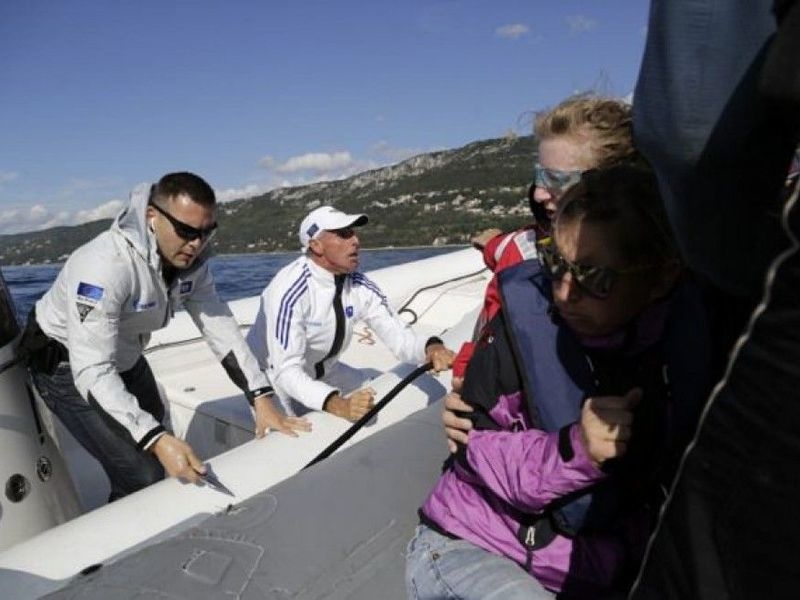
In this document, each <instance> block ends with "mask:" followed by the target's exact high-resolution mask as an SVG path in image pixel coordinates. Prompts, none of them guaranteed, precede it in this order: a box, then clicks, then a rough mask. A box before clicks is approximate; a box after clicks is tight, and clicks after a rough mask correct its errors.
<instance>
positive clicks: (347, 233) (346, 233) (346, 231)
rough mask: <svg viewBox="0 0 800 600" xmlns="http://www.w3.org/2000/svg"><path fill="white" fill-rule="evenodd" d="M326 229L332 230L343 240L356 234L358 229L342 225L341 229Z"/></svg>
mask: <svg viewBox="0 0 800 600" xmlns="http://www.w3.org/2000/svg"><path fill="white" fill-rule="evenodd" d="M326 231H329V232H331V233H332V234H333V235H335V236H336V237H338V238H341V239H343V240H349V239H350V238H351V237H353V236H354V235H355V234H356V230H355V229H353V228H352V227H342V228H341V229H327V230H326Z"/></svg>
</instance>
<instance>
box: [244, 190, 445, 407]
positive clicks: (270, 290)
mask: <svg viewBox="0 0 800 600" xmlns="http://www.w3.org/2000/svg"><path fill="white" fill-rule="evenodd" d="M366 222H367V217H366V215H348V214H345V213H343V212H341V211H339V210H337V209H335V208H333V207H331V206H321V207H319V208H317V209H315V210H313V211H312V212H311V213H310V214H309V215H308V216H306V218H305V219H303V221H302V223H301V224H300V245H301V246H302V249H303V255H302V256H300V257H299V258H298V259H297V260H295V261H293V262H292V263H290V264H288V265H286V266H285V267H284V268H283V269H281V270H280V271H279V272H278V273H277V274H276V275H275V277H274V278H273V279H272V281H270V283H269V285H267V287H266V289H265V290H264V292H263V293H262V295H261V304H260V306H259V309H258V315H257V316H256V320H255V323H253V326H252V327H251V328H250V331H249V332H248V334H247V343H248V344H249V345H250V348H251V349H252V351H253V354H254V355H255V356H256V358H257V359H258V361H259V364H260V365H261V367H262V368H263V369H265V370H266V372H267V374H268V375H269V378H270V381H271V382H272V385H273V386H274V387H275V391H276V393H277V395H278V397H279V398H280V399H281V402H283V406H284V409H285V410H286V411H287V413H288V414H294V410H295V408H299V407H297V406H296V404H294V405H293V402H296V403H299V404H301V405H304V406H305V407H306V408H307V409H313V410H326V411H328V412H330V413H332V414H334V415H336V416H339V417H343V418H345V419H348V420H350V421H357V420H358V419H359V418H361V417H362V416H363V415H364V414H366V413H367V411H369V409H370V408H372V406H373V402H374V394H375V392H374V390H372V389H371V388H363V389H358V390H356V391H354V392H352V393H350V394H349V395H347V396H345V395H343V392H349V391H352V390H353V389H354V388H355V387H358V386H360V385H362V384H363V378H359V377H358V374H357V373H354V369H352V368H350V367H346V366H345V365H342V364H341V363H339V362H338V357H339V355H340V354H341V353H342V352H343V351H344V350H345V349H346V348H347V345H348V344H349V343H350V338H351V337H352V335H353V325H354V324H355V323H356V322H357V321H362V320H363V321H365V322H366V323H367V325H369V327H370V328H371V329H372V330H373V331H374V332H375V333H376V334H377V335H378V337H379V338H380V339H381V340H382V341H383V342H384V343H385V344H386V345H387V346H388V347H389V349H390V350H391V351H392V352H393V353H394V355H395V356H396V357H397V358H398V359H400V360H403V361H406V362H411V363H422V362H427V361H430V362H431V363H432V365H433V370H434V371H441V370H444V369H447V368H449V367H450V365H451V364H452V361H453V352H452V351H451V350H449V349H447V348H446V347H445V346H444V344H443V343H442V341H441V340H440V339H439V338H436V337H432V338H429V339H427V340H426V339H424V338H420V337H419V336H418V335H417V334H416V333H415V332H414V331H413V330H412V329H410V328H409V327H408V325H406V324H405V323H404V322H403V321H402V320H401V319H400V318H399V317H398V316H397V314H396V313H395V312H394V311H393V310H392V309H391V308H390V307H389V303H388V301H387V299H386V297H385V296H384V295H383V293H382V292H381V290H380V289H379V288H378V286H377V285H376V284H375V283H374V282H372V281H370V280H369V279H368V278H367V277H366V276H364V275H363V274H362V273H359V272H357V271H356V269H357V268H358V251H359V247H360V246H359V241H358V236H357V235H356V232H355V229H354V227H358V226H360V225H364V224H365V223H366Z"/></svg>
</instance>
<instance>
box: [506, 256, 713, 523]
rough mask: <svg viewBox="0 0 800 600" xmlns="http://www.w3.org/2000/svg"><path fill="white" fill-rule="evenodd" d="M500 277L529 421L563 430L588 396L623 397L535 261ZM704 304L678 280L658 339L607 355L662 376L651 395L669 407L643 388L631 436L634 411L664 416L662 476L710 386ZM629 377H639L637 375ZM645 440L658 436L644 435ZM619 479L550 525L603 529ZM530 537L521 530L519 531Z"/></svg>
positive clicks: (578, 499)
mask: <svg viewBox="0 0 800 600" xmlns="http://www.w3.org/2000/svg"><path fill="white" fill-rule="evenodd" d="M499 281H500V291H501V295H502V301H503V312H504V321H505V327H506V335H507V337H508V343H509V346H510V347H511V349H512V352H513V354H514V357H515V359H516V361H515V362H516V364H517V370H518V372H519V376H520V378H521V380H522V387H523V392H524V395H525V400H526V407H527V411H528V416H529V418H530V420H531V422H532V423H533V424H534V427H536V428H538V429H542V430H544V431H550V432H555V431H566V429H565V428H567V427H568V426H570V425H571V424H572V423H575V422H577V421H579V420H580V415H581V407H582V404H583V402H584V400H585V399H586V398H588V397H590V396H593V395H609V394H620V395H621V394H624V393H625V392H626V391H627V390H628V389H630V387H632V386H628V387H626V385H627V384H625V385H624V384H623V383H622V382H621V381H620V380H617V381H614V382H613V383H611V384H609V382H608V381H607V380H608V378H607V377H604V374H603V373H602V372H600V373H599V372H598V371H601V370H602V369H598V367H597V365H595V364H593V361H592V360H591V358H590V356H591V354H592V352H591V351H587V350H586V349H585V348H584V347H583V346H582V345H581V343H580V341H579V340H578V339H577V337H576V336H575V335H574V334H573V333H572V331H571V330H570V329H569V328H568V327H567V326H566V325H565V324H564V323H563V321H561V320H560V319H559V318H558V316H557V315H556V314H554V310H553V303H552V293H551V282H550V280H549V279H548V278H547V277H545V276H544V274H543V273H542V271H541V266H540V264H539V262H538V260H528V261H524V262H522V263H520V264H518V265H515V266H513V267H509V268H508V269H506V270H504V271H502V272H501V273H500V274H499ZM702 306H703V305H702V301H701V298H700V294H699V292H698V290H697V289H696V288H695V287H694V286H693V285H691V283H690V282H688V281H682V282H680V283H679V284H678V285H677V286H676V288H675V290H674V291H673V293H672V294H671V297H670V305H669V312H668V316H667V318H666V321H665V323H664V328H663V331H662V334H661V336H660V339H659V341H658V343H656V344H653V345H651V346H649V347H648V348H646V349H643V350H641V351H638V352H635V353H633V354H632V356H618V357H617V358H616V359H615V360H614V361H610V362H614V364H615V367H616V369H615V370H616V373H617V374H620V373H621V374H623V375H624V374H625V373H626V372H627V370H630V372H631V375H634V373H635V372H636V371H640V372H644V373H645V375H646V376H649V377H650V379H651V380H652V378H653V375H654V374H655V375H658V376H659V377H660V378H661V379H662V381H663V385H662V386H660V387H662V388H663V391H664V394H665V397H663V398H660V399H659V398H656V402H663V401H666V402H668V404H669V406H666V407H663V406H662V407H658V406H653V404H654V403H655V402H652V399H651V398H648V395H647V390H645V397H644V398H643V402H642V403H641V404H640V406H639V407H637V409H636V413H635V415H636V416H635V419H636V421H635V422H634V436H636V430H637V429H636V425H637V421H639V420H640V419H639V413H642V412H647V411H650V417H649V418H651V419H665V417H666V419H665V420H666V421H667V422H668V427H669V429H668V431H664V425H665V424H664V423H660V424H659V423H658V422H654V423H656V425H657V426H658V427H660V428H661V430H662V433H663V435H662V438H663V441H664V443H665V445H666V446H667V448H665V449H659V451H661V452H663V453H665V455H662V457H661V460H660V462H661V463H663V464H664V466H665V467H666V471H667V473H665V474H664V475H665V476H671V474H672V471H673V468H674V466H676V465H677V461H678V458H679V455H680V453H681V452H682V450H683V447H684V446H685V444H686V443H687V442H688V440H689V438H690V436H691V434H692V433H693V431H694V426H695V424H696V420H697V417H698V415H699V410H700V406H701V403H702V401H703V400H704V399H705V397H706V395H707V393H708V391H709V388H710V340H709V336H708V332H707V327H706V323H705V316H704V310H703V307H702ZM654 372H655V373H654ZM648 374H649V375H648ZM604 379H606V381H604ZM612 379H614V378H613V377H612ZM623 379H624V378H623ZM632 381H634V382H635V383H637V382H636V381H635V377H633V379H632ZM609 385H611V386H612V387H611V388H609ZM615 386H616V387H615ZM650 387H651V388H657V387H659V385H658V384H655V385H651V386H650ZM651 395H655V396H658V395H659V394H658V393H656V394H651ZM670 397H671V399H670ZM649 399H650V400H651V404H650V405H649V406H648V400H649ZM665 411H666V412H665ZM631 442H632V443H633V442H634V440H633V439H632V440H631ZM644 443H651V444H652V443H657V442H654V441H653V440H644ZM630 450H631V451H630V452H629V453H628V455H634V452H633V451H632V446H631V448H630ZM628 455H626V457H623V459H625V458H627V457H628ZM615 462H617V461H616V460H615V461H609V462H608V464H607V465H604V469H605V468H606V467H610V468H611V469H613V468H614V467H616V466H618V465H614V464H613V463H615ZM619 482H620V478H619V477H612V478H609V479H607V480H605V481H603V482H601V483H600V484H597V485H595V486H591V487H590V488H588V489H586V490H582V491H581V492H580V493H577V494H574V495H571V496H570V497H568V498H565V499H564V500H563V501H562V502H560V503H557V505H554V506H553V507H552V511H550V512H551V514H550V517H551V519H550V525H551V526H552V527H553V529H554V530H555V531H556V532H558V533H561V534H563V535H568V536H574V535H575V534H576V533H578V532H579V531H582V530H587V529H594V528H596V527H597V528H603V527H607V526H608V524H609V521H610V520H613V516H614V514H615V513H616V512H617V510H618V508H617V507H618V506H619V504H620V502H623V501H624V498H622V497H621V490H620V489H619V488H620V484H619ZM663 483H664V482H662V484H663ZM622 496H624V493H623V494H622ZM527 535H528V534H527V533H525V532H521V536H527Z"/></svg>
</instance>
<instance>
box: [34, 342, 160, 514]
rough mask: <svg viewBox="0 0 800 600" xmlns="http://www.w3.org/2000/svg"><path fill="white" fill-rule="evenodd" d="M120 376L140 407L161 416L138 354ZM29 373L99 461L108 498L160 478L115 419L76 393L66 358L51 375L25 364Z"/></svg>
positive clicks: (152, 458)
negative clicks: (104, 478) (104, 476)
mask: <svg viewBox="0 0 800 600" xmlns="http://www.w3.org/2000/svg"><path fill="white" fill-rule="evenodd" d="M120 376H121V377H122V381H123V382H124V384H125V388H126V389H127V390H128V391H129V392H130V393H131V394H133V395H134V396H136V399H137V400H138V402H139V406H140V407H141V408H142V410H146V411H147V412H149V413H150V414H151V415H153V417H155V418H156V419H157V420H158V421H161V420H162V419H163V418H164V405H163V404H162V403H161V398H160V397H159V394H158V387H157V386H156V381H155V378H154V377H153V372H152V371H151V370H150V366H149V365H148V364H147V361H146V360H145V359H144V357H142V358H140V359H139V360H138V361H137V363H136V364H135V365H134V366H133V368H131V369H130V370H128V371H125V372H123V373H120ZM31 377H32V379H33V383H34V385H35V386H36V388H37V389H38V391H39V394H40V395H41V397H42V399H43V400H44V402H45V404H47V406H48V407H49V408H50V410H52V411H53V412H54V413H55V414H56V415H57V416H58V418H59V419H60V420H61V422H62V423H63V424H64V426H65V427H66V428H67V429H68V430H69V431H70V433H71V434H72V435H73V436H74V437H75V439H76V440H78V442H80V444H81V445H82V446H83V447H84V448H86V450H87V451H88V452H89V453H90V454H91V455H92V456H94V457H95V458H96V459H97V460H98V461H99V462H100V464H101V465H102V466H103V469H104V470H105V472H106V474H107V475H108V478H109V480H110V481H111V494H110V495H109V502H111V501H113V500H116V499H117V498H121V497H122V496H126V495H127V494H130V493H131V492H135V491H137V490H140V489H142V488H143V487H146V486H148V485H150V484H151V483H155V482H156V481H160V480H161V479H163V478H164V469H163V467H162V466H161V463H160V462H159V461H158V459H156V457H155V456H154V455H153V454H152V453H150V452H149V451H146V450H145V451H142V450H139V449H138V448H137V447H136V440H134V439H133V437H132V436H131V435H130V433H128V431H127V430H126V429H125V428H124V427H123V426H122V425H121V424H120V423H119V422H117V421H116V420H115V419H114V418H113V417H111V415H109V414H108V413H107V412H105V411H104V410H103V409H102V408H101V407H100V405H99V404H97V402H94V401H92V402H88V401H86V400H84V398H83V397H82V396H81V395H80V393H78V390H77V389H76V388H75V382H74V381H73V379H72V372H71V371H70V364H69V362H67V361H61V362H60V363H59V364H58V366H57V367H56V368H55V370H54V371H53V373H52V374H48V373H45V372H42V371H38V370H36V369H35V368H31Z"/></svg>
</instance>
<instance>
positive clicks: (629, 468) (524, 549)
mask: <svg viewBox="0 0 800 600" xmlns="http://www.w3.org/2000/svg"><path fill="white" fill-rule="evenodd" d="M525 268H526V267H524V266H520V267H519V269H520V270H523V271H524V269H525ZM528 270H529V271H530V269H528ZM509 277H513V275H509ZM503 292H504V297H503V309H502V311H500V313H499V314H498V315H497V316H496V317H495V319H493V320H492V321H491V322H490V323H488V324H487V326H486V327H485V329H484V333H483V335H482V337H481V338H480V340H479V341H478V343H477V349H476V352H475V355H474V357H473V360H472V361H471V362H470V365H469V369H468V371H467V374H466V375H467V376H466V379H465V384H464V399H465V400H466V401H467V402H470V403H471V404H473V406H475V408H476V412H475V415H476V416H474V417H473V422H474V424H475V429H473V430H472V431H471V432H470V433H469V442H468V444H466V446H463V447H461V448H460V449H459V452H458V453H457V455H456V457H455V459H451V460H450V461H448V464H447V468H446V469H445V471H444V473H443V475H442V476H441V478H440V479H439V481H438V482H437V484H436V486H435V488H434V489H433V491H432V492H431V494H430V495H429V496H428V498H427V500H426V502H425V503H424V505H423V507H422V509H421V511H420V516H421V519H422V522H423V523H426V524H428V525H429V526H431V527H433V528H434V529H436V530H438V531H440V532H442V533H445V534H447V535H451V536H455V537H457V538H461V539H464V540H467V541H469V542H472V543H473V544H475V545H476V546H478V547H481V548H483V549H485V550H487V551H489V552H493V553H495V554H499V555H502V556H506V557H509V558H511V559H512V560H514V561H515V562H517V563H519V564H520V565H522V566H523V567H524V568H526V569H527V570H528V571H529V572H530V573H531V574H532V575H533V576H534V577H536V578H537V579H538V580H539V581H540V582H541V583H542V584H543V585H544V586H545V587H547V588H548V589H550V590H553V591H557V592H563V593H565V595H568V596H570V597H572V596H577V597H591V598H595V597H601V596H602V595H603V594H605V593H608V592H611V591H613V590H620V589H624V587H625V585H626V584H627V583H628V582H629V581H630V579H631V577H632V576H633V575H634V574H635V570H636V568H637V567H638V564H639V562H640V560H641V557H642V555H643V552H644V547H645V545H646V541H647V538H648V536H649V532H650V529H651V526H652V523H653V518H654V516H655V514H656V511H657V508H658V500H660V498H658V499H656V500H655V501H654V500H653V496H652V490H653V489H656V488H658V487H659V486H660V485H663V484H664V482H665V481H668V480H669V478H670V477H671V473H672V471H673V470H674V466H675V464H676V463H677V457H679V455H680V453H681V451H682V448H683V446H684V444H685V440H687V439H688V436H689V435H690V432H691V430H692V424H693V420H694V419H695V418H696V415H697V412H696V411H697V409H698V408H699V406H700V402H701V400H702V397H703V396H704V394H705V391H706V390H707V388H708V386H707V383H706V382H705V381H702V377H698V376H697V374H698V373H700V374H702V373H704V372H705V366H704V365H702V364H699V363H701V362H703V361H701V360H694V358H695V357H694V355H693V356H692V361H691V362H692V363H697V364H696V367H697V371H695V372H692V373H691V374H689V373H687V376H688V377H689V378H690V379H691V380H692V381H693V383H692V385H693V386H694V387H693V388H692V389H691V391H690V392H689V391H687V390H689V388H682V387H681V385H680V381H679V385H678V386H677V387H676V386H672V385H670V384H671V383H672V382H671V381H670V383H667V381H666V378H664V377H662V371H663V370H664V368H665V364H666V363H670V362H676V363H677V361H670V360H669V359H667V360H666V361H661V360H659V359H660V358H661V357H662V356H663V355H664V354H665V353H666V354H673V352H672V351H669V349H668V348H667V349H664V348H662V346H675V348H677V349H679V348H680V347H681V345H680V344H678V345H675V344H672V343H670V342H668V341H663V340H662V338H664V337H666V336H665V335H664V330H665V328H666V324H667V323H670V324H671V325H670V326H669V328H670V329H672V330H676V329H681V328H680V327H675V326H674V321H675V319H674V317H675V316H676V314H675V313H676V311H675V310H674V308H675V305H676V304H678V305H681V304H686V302H673V301H669V302H666V303H663V304H661V305H659V306H656V307H654V308H653V309H650V310H648V311H647V312H646V313H645V314H643V315H642V316H641V317H640V318H639V319H638V320H637V322H636V323H634V324H633V325H632V326H631V329H632V331H626V332H620V333H619V334H618V335H614V336H609V337H608V338H604V339H602V340H591V344H590V345H591V346H592V348H587V347H586V344H589V342H590V341H589V340H584V341H583V343H581V344H580V347H583V348H584V350H585V352H586V355H587V356H588V355H592V357H593V359H594V358H599V360H597V361H594V362H596V363H598V365H597V368H596V370H595V372H593V373H592V378H594V379H596V380H598V381H601V380H604V381H605V383H604V384H602V385H601V384H600V383H598V384H597V385H598V388H597V389H596V392H598V393H619V392H617V391H616V390H620V391H621V390H622V389H624V390H627V389H630V388H629V387H628V386H630V385H638V386H641V387H642V388H643V390H644V394H645V396H644V397H645V398H646V399H648V403H647V404H649V408H648V409H647V410H648V411H649V412H650V414H649V415H648V414H642V415H641V416H640V415H639V414H637V415H636V416H635V417H634V419H635V420H634V435H635V436H637V435H638V441H639V443H638V444H637V446H636V447H634V444H633V442H634V440H633V439H632V441H631V446H630V447H629V452H628V455H626V457H624V459H625V460H626V462H625V464H624V465H623V464H622V463H619V464H617V465H614V467H612V468H606V467H605V466H604V468H603V469H602V470H601V469H600V468H598V467H597V466H595V465H594V464H593V463H592V461H591V459H590V458H589V456H588V455H587V452H586V450H585V447H584V445H583V443H582V441H581V439H580V438H581V433H580V428H579V425H578V423H577V420H578V417H579V414H580V399H579V401H578V403H577V404H575V405H574V406H573V407H572V408H571V409H569V410H571V411H572V412H571V413H570V412H569V410H567V411H566V412H565V413H564V414H563V415H562V416H560V417H559V419H560V420H558V421H557V422H556V423H555V425H553V426H549V427H544V426H542V422H545V421H548V418H547V416H546V415H545V413H546V411H547V410H549V409H551V408H552V406H551V407H548V406H546V405H547V402H543V401H542V400H541V399H539V400H538V402H537V400H536V399H533V400H532V396H531V394H530V388H531V387H532V388H534V391H538V392H540V393H544V392H552V394H553V395H556V394H558V389H559V388H558V386H557V385H555V386H552V387H548V386H542V385H539V384H534V383H533V382H532V379H534V378H535V377H536V375H535V374H534V375H530V374H529V371H531V369H529V366H530V365H528V364H527V363H529V362H532V361H533V360H538V361H539V362H542V361H545V360H547V359H548V355H549V356H550V359H551V360H558V359H557V358H555V357H558V358H561V357H562V356H563V355H564V352H563V347H564V340H563V335H562V334H563V331H561V329H563V326H559V325H557V324H556V325H553V326H551V327H550V329H552V331H553V332H554V337H552V338H551V339H548V337H547V335H544V334H543V332H542V331H540V329H547V328H548V326H547V325H546V324H545V323H544V320H545V319H544V317H541V318H540V319H539V320H538V321H531V322H530V323H528V324H524V323H523V325H522V327H523V329H524V328H526V327H527V329H528V330H529V331H528V332H529V333H532V334H533V333H534V332H535V333H536V334H542V335H531V336H528V337H530V338H531V339H532V340H533V341H534V342H536V343H537V344H538V345H539V346H541V345H547V344H548V343H552V346H553V347H552V348H550V349H545V350H544V353H541V352H539V354H538V355H536V356H532V355H534V354H536V353H535V352H531V351H529V350H528V349H526V348H525V346H524V343H523V342H520V341H519V339H516V338H519V337H520V334H519V329H520V323H519V322H516V323H515V324H514V325H513V326H511V325H509V324H508V323H507V321H508V320H510V316H507V315H506V314H505V313H506V312H508V311H512V312H513V310H514V305H515V302H514V300H513V299H510V300H508V301H507V299H508V298H507V295H506V294H505V292H506V290H503ZM534 295H535V293H530V292H526V294H525V295H524V297H523V298H522V300H523V302H522V303H517V304H518V305H519V306H521V307H525V310H526V312H527V313H532V312H533V313H535V312H536V310H537V306H536V301H532V297H533V296H534ZM538 300H539V305H540V306H541V309H542V310H541V314H542V315H546V314H547V310H546V309H547V307H548V306H549V299H548V298H547V297H546V294H544V295H542V294H539V297H538ZM686 312H687V311H685V310H684V311H678V313H679V314H678V315H677V316H679V317H680V316H681V315H682V314H684V313H686ZM689 312H691V311H689ZM556 319H557V317H556ZM681 325H682V326H683V329H685V330H686V332H687V333H690V332H694V335H697V332H698V331H699V329H698V327H697V326H696V324H694V325H693V324H692V323H689V322H686V323H681ZM515 328H516V330H517V331H516V332H515V331H514V329H515ZM681 335H683V334H681ZM673 337H674V336H673ZM678 337H680V336H678ZM556 340H558V344H556ZM556 348H558V351H557V350H556ZM579 352H582V351H580V350H579ZM609 353H610V354H609ZM675 353H676V354H679V353H680V352H677V351H676V352H675ZM683 354H686V352H685V351H684V352H683ZM608 356H612V360H608V359H607V357H608ZM603 357H606V358H605V359H604V358H603ZM651 357H656V360H650V359H651ZM576 360H582V359H576ZM604 360H605V364H603V363H604ZM588 362H589V363H590V364H592V362H593V361H591V360H590V361H588ZM677 367H678V368H681V365H677ZM692 368H693V367H692ZM690 370H691V369H690ZM597 371H601V372H600V373H598V372H597ZM545 372H546V373H547V374H549V373H558V369H549V368H548V369H546V370H545ZM526 373H527V374H526ZM546 376H547V375H546ZM555 376H559V375H555ZM677 379H678V380H685V379H686V376H679V377H677ZM670 387H673V388H675V389H677V390H680V391H681V392H684V391H685V392H686V394H684V395H687V396H691V398H689V399H688V400H686V401H685V402H684V401H683V400H681V401H680V402H678V403H676V402H673V401H672V399H671V390H670V389H668V388H670ZM526 389H527V390H528V391H526ZM588 389H589V392H587V393H586V396H588V395H591V388H588ZM468 394H469V395H468ZM534 395H535V394H534ZM586 396H584V397H586ZM551 399H552V398H551ZM559 402H560V401H559ZM561 404H563V403H561ZM642 404H645V402H644V401H643V403H642ZM557 408H558V409H561V408H563V406H558V407H557ZM638 412H639V409H637V413H638ZM531 415H535V417H532V416H531ZM570 415H572V417H570ZM637 425H638V429H637ZM637 431H640V433H638V434H637V433H636V432H637ZM628 458H630V460H627V459H628ZM609 490H611V492H612V493H610V494H609V493H605V492H608V491H609ZM582 495H583V496H584V497H585V498H591V499H592V502H593V506H595V505H597V506H601V505H604V506H601V508H600V511H599V513H598V514H599V516H598V517H596V518H595V519H594V521H593V522H592V523H591V524H590V525H586V524H582V525H578V526H576V527H574V528H570V527H561V526H559V523H563V521H562V520H560V517H559V513H558V510H560V509H561V508H563V507H564V506H569V505H570V503H573V504H574V503H575V498H576V497H580V496H582ZM609 499H610V500H609ZM590 510H593V509H590ZM554 517H555V518H554ZM531 524H535V525H534V526H531Z"/></svg>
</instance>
